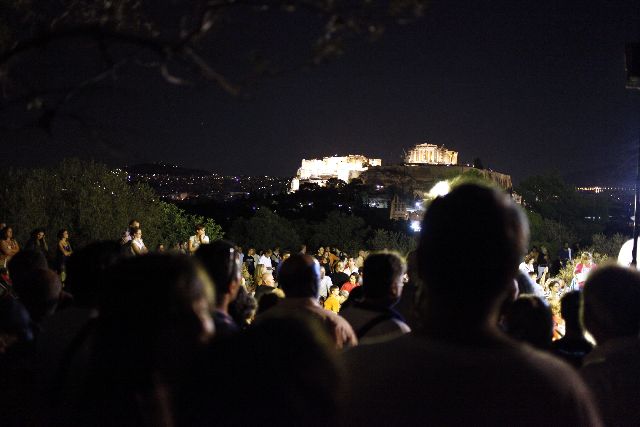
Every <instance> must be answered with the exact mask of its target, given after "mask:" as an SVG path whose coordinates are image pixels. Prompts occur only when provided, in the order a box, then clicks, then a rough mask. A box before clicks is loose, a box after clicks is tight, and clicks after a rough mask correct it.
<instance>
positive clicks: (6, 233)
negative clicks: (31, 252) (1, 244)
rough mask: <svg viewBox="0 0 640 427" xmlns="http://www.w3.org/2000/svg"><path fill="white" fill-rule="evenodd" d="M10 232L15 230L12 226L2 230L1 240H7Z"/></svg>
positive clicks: (0, 232)
mask: <svg viewBox="0 0 640 427" xmlns="http://www.w3.org/2000/svg"><path fill="white" fill-rule="evenodd" d="M9 230H13V228H12V227H11V226H10V225H7V226H6V227H4V228H3V229H2V230H0V239H2V240H5V239H6V238H7V237H9V236H8V234H9Z"/></svg>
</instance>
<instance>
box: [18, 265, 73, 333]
mask: <svg viewBox="0 0 640 427" xmlns="http://www.w3.org/2000/svg"><path fill="white" fill-rule="evenodd" d="M13 289H14V290H15V292H16V294H17V295H18V298H19V299H20V302H21V303H22V304H23V305H24V306H25V308H26V309H27V311H28V312H29V315H30V316H31V319H32V320H33V321H34V322H35V323H40V322H41V321H42V320H43V319H44V318H45V317H48V316H51V315H52V314H53V313H54V312H55V311H56V307H57V306H58V301H59V299H60V292H61V291H62V283H61V282H60V277H58V275H57V274H56V273H54V272H53V271H51V270H49V269H38V270H33V271H31V272H29V274H27V275H26V276H24V277H23V276H21V277H20V280H18V281H15V282H14V283H13Z"/></svg>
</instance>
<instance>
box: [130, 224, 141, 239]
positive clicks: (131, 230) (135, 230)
mask: <svg viewBox="0 0 640 427" xmlns="http://www.w3.org/2000/svg"><path fill="white" fill-rule="evenodd" d="M138 230H140V227H129V236H130V237H131V238H132V239H133V236H135V235H136V233H137V232H138Z"/></svg>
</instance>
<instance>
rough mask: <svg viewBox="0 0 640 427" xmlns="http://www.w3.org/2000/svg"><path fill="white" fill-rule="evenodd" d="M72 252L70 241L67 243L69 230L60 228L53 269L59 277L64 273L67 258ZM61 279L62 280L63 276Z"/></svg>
mask: <svg viewBox="0 0 640 427" xmlns="http://www.w3.org/2000/svg"><path fill="white" fill-rule="evenodd" d="M72 253H73V250H72V249H71V243H69V230H66V229H62V230H60V231H58V245H57V246H56V261H55V270H56V271H57V272H58V274H59V275H60V276H61V277H62V276H63V275H64V274H65V270H66V265H67V259H69V257H70V256H71V254H72ZM62 281H63V282H64V278H63V279H62Z"/></svg>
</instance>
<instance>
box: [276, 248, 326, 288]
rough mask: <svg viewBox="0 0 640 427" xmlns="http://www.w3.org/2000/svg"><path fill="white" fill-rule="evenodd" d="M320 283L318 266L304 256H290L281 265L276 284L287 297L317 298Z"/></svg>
mask: <svg viewBox="0 0 640 427" xmlns="http://www.w3.org/2000/svg"><path fill="white" fill-rule="evenodd" d="M319 283H320V265H319V264H318V261H316V259H315V258H313V257H312V256H310V255H306V254H295V255H291V256H290V257H289V258H287V260H286V261H285V262H283V263H282V267H281V268H280V273H279V274H278V284H279V285H280V287H281V288H282V290H283V291H284V294H285V295H286V296H287V297H293V298H296V297H297V298H317V297H318V288H319Z"/></svg>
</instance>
